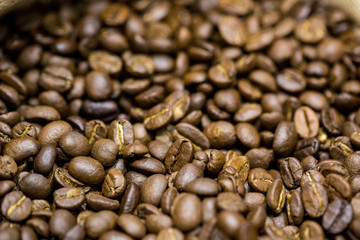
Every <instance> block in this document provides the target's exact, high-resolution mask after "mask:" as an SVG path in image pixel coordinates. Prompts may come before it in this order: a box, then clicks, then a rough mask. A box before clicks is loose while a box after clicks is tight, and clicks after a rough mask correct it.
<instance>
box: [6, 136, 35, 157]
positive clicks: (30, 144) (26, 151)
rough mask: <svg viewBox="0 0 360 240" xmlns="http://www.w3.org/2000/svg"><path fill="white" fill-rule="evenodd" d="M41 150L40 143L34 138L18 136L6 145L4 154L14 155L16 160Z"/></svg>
mask: <svg viewBox="0 0 360 240" xmlns="http://www.w3.org/2000/svg"><path fill="white" fill-rule="evenodd" d="M39 150H40V143H39V142H38V141H36V140H35V139H34V138H30V137H23V138H16V139H14V140H12V141H11V142H9V143H8V144H6V145H5V147H4V150H3V154H5V155H8V156H10V157H12V158H13V159H14V160H15V161H16V162H19V161H21V160H24V159H26V158H28V157H30V156H33V155H36V154H37V153H38V152H39Z"/></svg>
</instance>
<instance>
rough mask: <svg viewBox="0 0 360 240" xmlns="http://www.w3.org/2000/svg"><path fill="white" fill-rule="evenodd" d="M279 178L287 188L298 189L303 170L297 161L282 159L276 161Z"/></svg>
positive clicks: (290, 158) (294, 159)
mask: <svg viewBox="0 0 360 240" xmlns="http://www.w3.org/2000/svg"><path fill="white" fill-rule="evenodd" d="M278 163H279V169H280V174H281V177H282V179H283V181H284V184H285V185H286V186H287V187H288V188H295V187H298V186H299V184H300V179H301V176H302V175H303V169H302V166H301V163H300V162H299V160H297V159H296V158H293V157H289V158H283V159H280V160H279V161H278Z"/></svg>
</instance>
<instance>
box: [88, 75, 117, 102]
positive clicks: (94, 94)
mask: <svg viewBox="0 0 360 240" xmlns="http://www.w3.org/2000/svg"><path fill="white" fill-rule="evenodd" d="M85 92H86V94H87V95H88V96H89V98H90V99H91V100H95V101H101V100H106V99H108V98H109V97H110V95H111V93H112V84H111V79H110V77H109V76H108V75H107V74H105V73H103V72H100V71H92V72H90V73H89V74H87V75H86V79H85Z"/></svg>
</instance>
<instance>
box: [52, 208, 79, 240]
mask: <svg viewBox="0 0 360 240" xmlns="http://www.w3.org/2000/svg"><path fill="white" fill-rule="evenodd" d="M75 224H76V220H75V216H74V215H72V214H71V213H70V212H69V211H67V210H64V209H58V210H56V211H55V212H54V213H53V215H52V216H51V218H50V222H49V226H50V232H51V233H52V234H53V235H54V236H56V237H59V238H63V237H65V235H66V233H67V232H68V231H69V230H70V229H71V228H72V227H73V226H75Z"/></svg>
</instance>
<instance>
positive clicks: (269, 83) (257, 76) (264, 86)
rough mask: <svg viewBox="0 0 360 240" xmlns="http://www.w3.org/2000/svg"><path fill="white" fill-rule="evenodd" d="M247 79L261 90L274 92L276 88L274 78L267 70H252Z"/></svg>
mask: <svg viewBox="0 0 360 240" xmlns="http://www.w3.org/2000/svg"><path fill="white" fill-rule="evenodd" d="M249 79H250V81H251V82H253V83H254V84H255V85H256V86H258V87H259V88H260V89H261V90H263V91H267V92H275V91H276V90H277V86H276V82H275V78H274V77H273V76H272V75H271V74H270V73H269V72H267V71H264V70H255V71H252V72H251V73H250V75H249Z"/></svg>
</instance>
